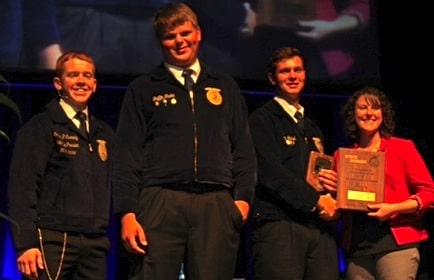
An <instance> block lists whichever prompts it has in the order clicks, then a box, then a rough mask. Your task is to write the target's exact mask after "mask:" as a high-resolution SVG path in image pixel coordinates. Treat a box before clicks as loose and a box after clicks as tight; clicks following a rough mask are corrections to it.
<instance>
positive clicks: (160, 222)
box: [129, 187, 242, 280]
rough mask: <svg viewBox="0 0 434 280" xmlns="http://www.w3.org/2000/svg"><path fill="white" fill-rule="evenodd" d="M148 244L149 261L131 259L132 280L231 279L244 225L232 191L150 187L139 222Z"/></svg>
mask: <svg viewBox="0 0 434 280" xmlns="http://www.w3.org/2000/svg"><path fill="white" fill-rule="evenodd" d="M137 219H138V221H139V223H140V224H141V225H142V226H143V229H144V230H145V234H146V237H147V240H148V248H147V250H146V252H147V253H146V255H144V256H140V257H138V256H132V257H131V259H130V267H129V279H135V280H161V279H178V275H179V271H180V268H181V264H184V269H185V273H186V276H187V279H189V280H204V279H206V280H232V278H233V275H234V272H235V267H236V262H237V254H238V247H239V240H240V234H239V233H240V229H241V226H242V217H241V213H240V211H239V210H238V208H237V207H236V205H235V203H234V200H233V199H232V196H231V194H230V192H229V190H228V189H226V190H215V191H208V192H204V193H193V192H188V191H186V190H174V189H170V188H164V187H147V188H144V189H143V190H142V191H141V192H140V195H139V211H138V217H137Z"/></svg>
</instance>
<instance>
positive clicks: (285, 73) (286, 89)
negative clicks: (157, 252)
mask: <svg viewBox="0 0 434 280" xmlns="http://www.w3.org/2000/svg"><path fill="white" fill-rule="evenodd" d="M268 79H269V81H270V83H271V84H272V85H274V87H275V88H276V92H277V94H278V95H279V96H281V97H282V98H284V99H286V100H288V101H289V102H290V103H294V102H296V103H298V99H299V96H300V93H301V91H302V90H303V88H304V85H305V82H306V71H305V69H304V64H303V60H302V58H301V57H299V56H294V57H291V58H285V59H282V60H280V61H279V62H277V63H276V68H275V71H274V73H269V74H268Z"/></svg>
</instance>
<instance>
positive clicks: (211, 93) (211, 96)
mask: <svg viewBox="0 0 434 280" xmlns="http://www.w3.org/2000/svg"><path fill="white" fill-rule="evenodd" d="M205 90H206V98H207V99H208V101H209V102H210V103H211V104H213V105H220V104H222V102H223V97H222V95H221V94H220V91H221V89H219V88H212V87H206V88H205Z"/></svg>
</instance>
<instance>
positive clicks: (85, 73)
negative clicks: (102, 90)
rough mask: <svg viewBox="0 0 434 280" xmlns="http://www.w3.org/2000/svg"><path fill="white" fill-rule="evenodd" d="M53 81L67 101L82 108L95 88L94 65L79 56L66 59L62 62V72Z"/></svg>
mask: <svg viewBox="0 0 434 280" xmlns="http://www.w3.org/2000/svg"><path fill="white" fill-rule="evenodd" d="M53 83H54V87H55V88H56V90H57V91H58V92H59V95H60V96H61V97H62V98H63V99H64V100H65V101H66V102H67V103H69V104H71V105H72V106H74V107H77V108H79V109H80V108H84V107H86V105H87V103H88V101H89V99H90V97H91V96H92V94H93V93H94V92H95V90H96V85H97V81H96V78H95V66H94V64H92V63H90V62H88V61H85V60H81V59H79V58H72V59H70V60H67V61H65V62H64V64H63V71H62V74H61V75H60V76H58V77H55V78H54V79H53Z"/></svg>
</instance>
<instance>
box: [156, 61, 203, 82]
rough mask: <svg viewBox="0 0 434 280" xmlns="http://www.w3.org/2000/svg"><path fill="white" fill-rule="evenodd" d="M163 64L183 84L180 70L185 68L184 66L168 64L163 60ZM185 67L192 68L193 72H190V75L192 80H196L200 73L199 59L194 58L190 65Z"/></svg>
mask: <svg viewBox="0 0 434 280" xmlns="http://www.w3.org/2000/svg"><path fill="white" fill-rule="evenodd" d="M164 66H165V67H166V68H167V70H169V71H170V73H172V74H173V76H175V78H176V79H177V80H178V81H179V82H180V83H181V84H184V77H183V76H182V70H184V69H186V67H179V66H175V65H172V64H169V63H167V62H164ZM187 68H189V69H191V70H193V73H192V74H191V77H192V78H193V81H194V82H196V81H197V78H198V77H199V73H200V63H199V60H198V59H196V61H195V62H194V63H193V64H192V65H190V66H189V67H187Z"/></svg>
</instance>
